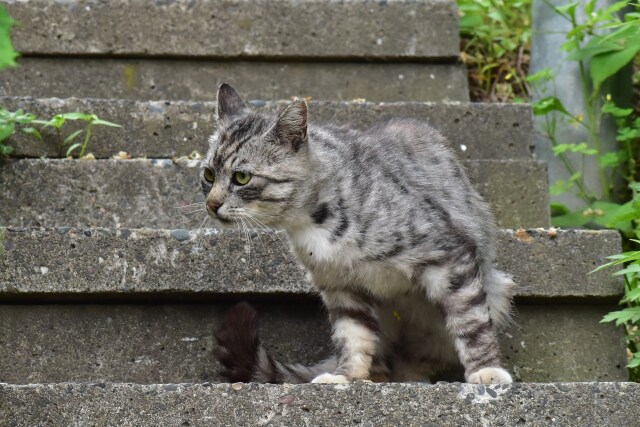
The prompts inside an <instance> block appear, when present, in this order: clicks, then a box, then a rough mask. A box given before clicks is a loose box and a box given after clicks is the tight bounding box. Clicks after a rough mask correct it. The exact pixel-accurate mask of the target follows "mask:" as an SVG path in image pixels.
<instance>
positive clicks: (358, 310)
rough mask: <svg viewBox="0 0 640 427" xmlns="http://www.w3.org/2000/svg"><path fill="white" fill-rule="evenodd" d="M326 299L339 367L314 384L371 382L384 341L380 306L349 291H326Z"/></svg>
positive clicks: (317, 379) (323, 297) (321, 376)
mask: <svg viewBox="0 0 640 427" xmlns="http://www.w3.org/2000/svg"><path fill="white" fill-rule="evenodd" d="M322 299H323V301H324V303H325V306H326V307H327V310H328V312H329V320H330V321H331V330H332V339H333V343H334V345H335V347H336V349H337V351H338V367H337V368H336V370H335V371H334V372H327V373H325V374H322V375H319V376H317V377H316V378H315V379H314V380H313V381H312V382H314V383H348V382H351V381H353V380H365V379H369V376H370V373H371V366H372V363H373V360H374V357H375V355H376V353H377V350H378V346H379V341H380V338H379V335H378V334H379V330H380V328H379V324H378V321H379V319H378V313H377V308H376V306H375V305H374V304H372V303H371V302H370V301H368V300H367V299H366V298H363V297H362V296H359V295H357V294H356V293H353V292H350V291H345V290H328V291H323V292H322Z"/></svg>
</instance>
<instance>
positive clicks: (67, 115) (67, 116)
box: [58, 112, 92, 122]
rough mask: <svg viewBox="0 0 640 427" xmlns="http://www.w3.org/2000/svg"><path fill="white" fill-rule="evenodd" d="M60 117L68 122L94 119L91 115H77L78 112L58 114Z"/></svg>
mask: <svg viewBox="0 0 640 427" xmlns="http://www.w3.org/2000/svg"><path fill="white" fill-rule="evenodd" d="M58 116H60V117H62V118H63V119H66V120H84V121H85V122H88V121H91V119H92V117H91V114H84V113H77V112H76V113H64V114H58Z"/></svg>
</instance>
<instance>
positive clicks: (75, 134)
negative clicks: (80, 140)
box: [62, 129, 84, 145]
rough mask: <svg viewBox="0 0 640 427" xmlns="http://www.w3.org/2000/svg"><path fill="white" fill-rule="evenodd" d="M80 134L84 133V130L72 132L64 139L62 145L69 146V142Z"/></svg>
mask: <svg viewBox="0 0 640 427" xmlns="http://www.w3.org/2000/svg"><path fill="white" fill-rule="evenodd" d="M82 132H84V129H81V130H77V131H75V132H73V133H72V134H71V135H69V136H68V137H66V138H65V139H64V141H62V145H67V144H69V143H70V142H71V141H73V140H74V139H76V137H77V136H78V135H80V134H81V133H82Z"/></svg>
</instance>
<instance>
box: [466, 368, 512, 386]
mask: <svg viewBox="0 0 640 427" xmlns="http://www.w3.org/2000/svg"><path fill="white" fill-rule="evenodd" d="M467 382H468V383H471V384H511V383H512V382H513V380H512V379H511V375H509V373H508V372H507V371H506V370H504V369H502V368H498V367H495V368H482V369H480V370H479V371H476V372H474V373H473V374H471V375H469V376H468V377H467Z"/></svg>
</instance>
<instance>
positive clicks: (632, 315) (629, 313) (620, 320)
mask: <svg viewBox="0 0 640 427" xmlns="http://www.w3.org/2000/svg"><path fill="white" fill-rule="evenodd" d="M638 320H640V307H628V308H625V309H624V310H620V311H613V312H611V313H608V314H607V315H605V316H604V317H603V318H602V320H601V321H600V323H607V322H616V326H620V325H623V324H625V323H635V322H637V321H638Z"/></svg>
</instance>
